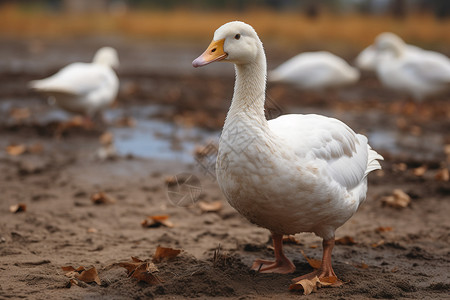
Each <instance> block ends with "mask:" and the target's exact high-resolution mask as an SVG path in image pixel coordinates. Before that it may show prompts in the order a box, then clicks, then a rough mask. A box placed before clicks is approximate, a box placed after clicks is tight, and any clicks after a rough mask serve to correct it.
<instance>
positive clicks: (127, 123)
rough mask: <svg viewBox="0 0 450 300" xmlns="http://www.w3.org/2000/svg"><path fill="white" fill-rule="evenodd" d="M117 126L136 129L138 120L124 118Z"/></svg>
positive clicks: (118, 121) (117, 122)
mask: <svg viewBox="0 0 450 300" xmlns="http://www.w3.org/2000/svg"><path fill="white" fill-rule="evenodd" d="M115 125H116V126H120V127H136V120H135V119H133V118H131V117H123V118H120V119H118V120H116V121H115Z"/></svg>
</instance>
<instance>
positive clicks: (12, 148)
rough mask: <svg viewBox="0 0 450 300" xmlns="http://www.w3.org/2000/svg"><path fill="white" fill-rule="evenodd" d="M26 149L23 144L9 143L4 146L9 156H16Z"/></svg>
mask: <svg viewBox="0 0 450 300" xmlns="http://www.w3.org/2000/svg"><path fill="white" fill-rule="evenodd" d="M25 151H27V147H26V146H25V145H23V144H11V145H9V146H8V147H6V152H8V154H9V155H11V156H18V155H21V154H24V153H25Z"/></svg>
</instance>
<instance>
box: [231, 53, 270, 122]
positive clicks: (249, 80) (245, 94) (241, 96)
mask: <svg viewBox="0 0 450 300" xmlns="http://www.w3.org/2000/svg"><path fill="white" fill-rule="evenodd" d="M235 69H236V82H235V85H234V94H233V100H232V101H231V107H230V110H229V111H228V115H227V119H226V121H225V126H227V125H229V123H230V122H234V121H235V119H236V118H239V119H242V118H245V119H251V120H255V121H257V122H258V123H261V125H262V126H267V120H266V118H265V115H264V101H265V96H266V73H267V70H266V57H265V55H264V51H261V52H260V53H259V55H258V56H257V58H256V59H255V61H254V62H252V63H249V64H236V65H235Z"/></svg>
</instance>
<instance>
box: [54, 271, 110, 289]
mask: <svg viewBox="0 0 450 300" xmlns="http://www.w3.org/2000/svg"><path fill="white" fill-rule="evenodd" d="M61 269H62V270H63V271H65V272H67V273H66V274H65V275H66V276H67V277H69V278H71V282H70V283H74V284H76V285H78V284H77V283H76V281H74V280H73V279H74V278H75V279H78V280H81V281H84V282H86V283H91V282H95V283H97V284H98V285H101V284H102V282H101V280H100V278H99V277H98V273H97V269H96V268H95V267H92V268H90V269H87V270H86V268H85V267H83V266H80V267H78V268H77V269H75V268H74V267H72V266H66V267H61ZM72 281H74V282H72ZM69 287H70V286H69Z"/></svg>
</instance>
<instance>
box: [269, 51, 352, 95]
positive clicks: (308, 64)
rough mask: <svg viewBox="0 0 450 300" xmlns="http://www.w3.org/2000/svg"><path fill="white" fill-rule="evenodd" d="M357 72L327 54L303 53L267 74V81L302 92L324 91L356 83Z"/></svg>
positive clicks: (341, 60) (340, 59) (325, 52)
mask: <svg viewBox="0 0 450 300" xmlns="http://www.w3.org/2000/svg"><path fill="white" fill-rule="evenodd" d="M359 76H360V74H359V71H358V70H357V69H355V68H353V67H352V66H350V65H349V64H348V63H347V62H346V61H345V60H343V59H342V58H340V57H338V56H336V55H334V54H332V53H330V52H327V51H319V52H305V53H301V54H298V55H297V56H294V57H293V58H291V59H289V60H288V61H286V62H284V63H282V64H281V65H280V66H278V67H277V68H276V69H274V70H273V71H271V72H269V77H268V79H269V81H271V82H277V81H281V82H286V83H290V84H293V85H295V86H296V87H298V88H300V89H303V90H324V89H328V88H334V87H341V86H345V85H350V84H353V83H355V82H357V81H358V79H359Z"/></svg>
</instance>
